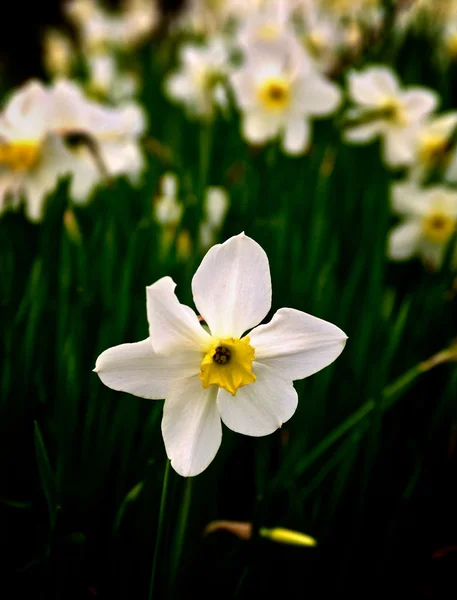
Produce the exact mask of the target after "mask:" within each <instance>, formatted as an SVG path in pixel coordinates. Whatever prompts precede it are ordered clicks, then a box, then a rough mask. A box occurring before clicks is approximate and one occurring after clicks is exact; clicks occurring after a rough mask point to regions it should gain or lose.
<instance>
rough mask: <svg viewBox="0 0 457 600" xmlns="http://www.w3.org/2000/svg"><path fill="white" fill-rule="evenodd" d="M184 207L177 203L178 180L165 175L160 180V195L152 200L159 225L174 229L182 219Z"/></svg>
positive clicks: (167, 174) (168, 174)
mask: <svg viewBox="0 0 457 600" xmlns="http://www.w3.org/2000/svg"><path fill="white" fill-rule="evenodd" d="M183 210H184V207H183V205H182V204H181V203H180V202H178V178H177V176H176V175H175V174H174V173H165V174H164V175H163V176H162V178H161V180H160V194H159V195H158V196H157V197H156V198H155V199H154V216H155V219H156V221H157V222H158V223H159V224H160V225H165V226H167V227H169V226H171V227H173V228H174V227H176V226H177V225H178V224H179V222H180V221H181V218H182V213H183Z"/></svg>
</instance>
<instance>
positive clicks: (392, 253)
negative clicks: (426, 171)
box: [388, 182, 457, 269]
mask: <svg viewBox="0 0 457 600" xmlns="http://www.w3.org/2000/svg"><path fill="white" fill-rule="evenodd" d="M392 206H393V210H394V212H395V213H397V214H399V215H400V216H401V217H402V218H403V221H402V222H401V223H400V224H399V225H397V226H396V227H395V228H394V229H393V230H392V231H391V233H390V236H389V243H388V255H389V257H390V258H391V259H392V260H397V261H403V260H409V259H410V258H412V257H414V256H418V257H420V258H421V259H422V261H423V262H424V263H425V264H426V265H428V266H430V267H433V268H435V269H436V268H438V267H439V266H440V265H441V263H442V261H443V258H444V254H445V251H446V248H447V246H448V244H449V241H450V240H451V238H452V236H453V235H454V233H455V231H456V227H457V192H455V191H452V190H449V189H447V188H445V187H443V186H433V187H429V188H425V189H421V188H419V187H417V186H416V185H415V184H414V183H412V182H405V183H398V184H395V185H393V186H392Z"/></svg>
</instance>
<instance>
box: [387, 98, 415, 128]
mask: <svg viewBox="0 0 457 600" xmlns="http://www.w3.org/2000/svg"><path fill="white" fill-rule="evenodd" d="M380 109H381V111H382V116H383V118H384V119H386V120H387V121H390V122H391V123H392V124H393V125H397V126H398V127H406V126H407V125H408V123H409V121H408V117H407V116H406V113H405V110H404V108H403V106H402V105H401V104H400V102H398V100H396V99H395V98H386V99H385V100H384V101H383V102H382V103H381V106H380Z"/></svg>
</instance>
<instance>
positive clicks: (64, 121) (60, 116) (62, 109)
mask: <svg viewBox="0 0 457 600" xmlns="http://www.w3.org/2000/svg"><path fill="white" fill-rule="evenodd" d="M51 92H52V97H53V105H54V114H53V116H52V127H53V129H54V130H55V131H56V132H58V133H59V134H60V135H63V136H65V135H66V136H70V138H73V139H75V143H74V144H73V146H72V147H71V149H70V157H71V160H70V171H71V175H72V177H71V182H70V195H71V197H72V198H73V200H75V201H76V202H84V201H86V200H88V198H89V197H90V195H91V194H92V192H93V191H94V189H95V188H96V186H97V185H99V184H100V183H101V182H103V181H104V179H105V178H106V177H118V176H120V175H124V176H126V177H128V179H129V180H130V182H131V183H132V184H133V185H135V184H136V183H138V180H139V176H140V174H141V172H142V171H143V168H144V158H143V154H142V151H141V148H140V143H139V138H140V136H141V135H142V134H143V132H144V130H145V126H146V123H145V115H144V112H143V110H142V109H141V108H140V106H139V105H137V104H136V103H133V102H130V103H128V104H124V105H122V106H120V107H117V108H113V107H108V106H104V105H102V104H99V103H97V102H94V101H90V100H88V99H87V98H86V97H85V96H84V94H83V93H82V91H81V89H80V88H79V87H78V86H77V85H76V84H75V83H74V82H70V81H58V82H57V83H56V84H55V85H54V87H53V89H52V90H51ZM67 139H68V137H67Z"/></svg>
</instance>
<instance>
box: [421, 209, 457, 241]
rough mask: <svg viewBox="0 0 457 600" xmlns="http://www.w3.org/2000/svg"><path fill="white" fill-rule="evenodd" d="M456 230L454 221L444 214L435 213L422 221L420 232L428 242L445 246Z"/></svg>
mask: <svg viewBox="0 0 457 600" xmlns="http://www.w3.org/2000/svg"><path fill="white" fill-rule="evenodd" d="M455 228H456V219H455V218H453V217H451V216H450V215H448V214H446V213H445V212H441V211H435V212H433V213H431V214H429V215H428V216H426V217H424V218H423V220H422V231H423V233H424V235H425V237H426V238H427V240H428V241H429V242H432V243H434V244H445V243H446V242H448V241H449V239H450V237H451V236H452V234H453V233H454V231H455Z"/></svg>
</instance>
